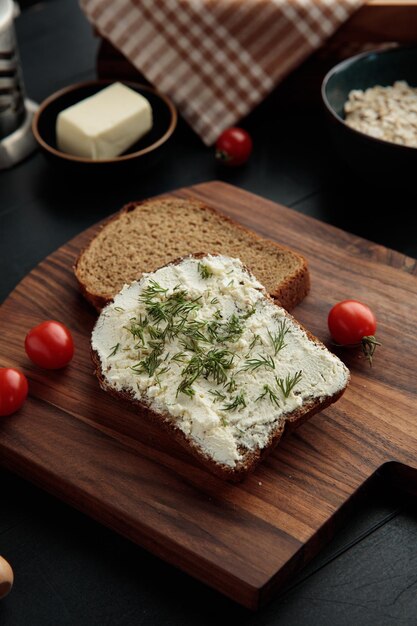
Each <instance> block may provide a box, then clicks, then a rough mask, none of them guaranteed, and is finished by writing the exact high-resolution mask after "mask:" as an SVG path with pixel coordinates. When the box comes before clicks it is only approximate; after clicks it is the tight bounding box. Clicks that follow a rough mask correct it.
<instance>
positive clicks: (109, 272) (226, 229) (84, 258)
mask: <svg viewBox="0 0 417 626" xmlns="http://www.w3.org/2000/svg"><path fill="white" fill-rule="evenodd" d="M201 250H204V251H205V252H208V253H211V254H227V255H230V256H235V257H239V258H240V259H242V261H243V263H244V264H245V265H247V266H248V267H250V268H251V270H252V271H253V272H255V274H256V276H257V277H258V278H259V280H260V281H261V282H262V283H263V284H264V285H265V287H266V289H267V291H268V293H269V294H270V295H271V296H272V297H273V298H274V299H277V300H278V301H279V302H280V304H281V305H282V306H283V307H284V308H286V309H288V310H290V309H292V308H293V307H294V306H295V305H296V304H298V303H299V302H301V300H302V299H303V298H304V297H305V296H306V295H307V293H308V291H309V287H310V280H309V273H308V269H307V263H306V261H305V259H304V258H303V257H302V256H301V255H300V254H297V253H295V252H293V251H292V250H290V249H289V248H286V247H285V246H281V245H278V244H276V243H275V242H273V241H270V240H268V239H263V238H262V237H259V236H258V235H256V234H255V233H253V232H251V231H249V230H247V229H246V228H244V227H243V226H241V225H240V224H237V223H236V222H233V221H232V220H230V219H229V218H227V217H225V216H223V215H221V214H220V213H218V212H217V211H215V210H214V209H211V208H210V207H207V206H206V205H204V204H202V203H201V202H199V201H196V200H182V199H180V198H174V197H165V198H160V199H158V198H157V199H155V200H150V201H147V202H143V203H141V204H129V205H127V206H126V207H124V208H123V209H122V210H121V211H120V213H118V214H117V215H116V216H115V217H113V218H112V219H110V221H108V222H107V223H105V224H104V226H103V227H102V228H101V230H100V232H99V233H98V234H97V235H96V236H95V237H94V238H93V240H92V241H91V242H90V244H89V245H88V246H87V248H86V249H85V250H84V251H83V252H82V253H81V254H80V256H79V257H78V260H77V261H76V264H75V267H74V271H75V275H76V277H77V280H78V283H79V285H80V288H81V291H82V293H83V294H84V295H85V297H86V298H87V300H88V301H89V302H91V304H92V305H93V306H94V307H95V308H96V309H97V310H101V309H102V307H103V306H105V305H106V304H107V303H108V302H110V300H111V299H112V298H113V297H114V296H115V295H116V294H117V293H118V292H119V291H120V289H121V288H122V287H123V285H125V284H128V283H131V282H132V281H133V280H136V279H138V278H139V277H140V276H141V274H142V273H143V272H152V271H154V270H156V269H157V268H158V267H161V266H162V265H165V264H166V263H169V262H170V261H172V260H173V259H176V258H178V257H180V256H185V255H187V254H193V253H196V252H200V251H201Z"/></svg>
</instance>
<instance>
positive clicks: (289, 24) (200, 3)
mask: <svg viewBox="0 0 417 626" xmlns="http://www.w3.org/2000/svg"><path fill="white" fill-rule="evenodd" d="M80 2H81V7H82V9H83V10H84V12H85V14H86V15H87V17H88V18H89V20H90V21H91V22H92V24H93V25H94V26H95V27H96V28H97V30H98V31H99V32H100V33H101V35H102V36H103V37H105V38H106V39H108V40H109V41H110V42H111V43H112V44H113V45H114V46H115V47H116V48H117V49H118V50H120V52H122V53H123V54H124V55H125V56H126V57H127V58H128V59H129V60H130V62H131V63H132V64H133V65H134V66H135V67H136V68H137V69H138V70H139V71H140V72H141V73H142V74H143V75H144V76H145V77H146V78H147V79H148V80H149V81H150V82H151V83H152V84H153V85H155V87H157V88H158V89H159V90H160V91H162V92H163V93H165V94H167V95H168V96H170V97H171V98H172V100H173V101H174V102H175V103H176V105H177V107H178V109H179V111H180V113H181V114H182V115H183V116H184V118H185V119H186V120H187V121H188V122H189V124H190V125H191V126H192V128H193V129H194V130H195V131H196V132H197V133H198V134H199V135H200V137H201V138H202V139H203V141H204V142H205V143H206V144H208V145H210V144H212V143H213V142H214V141H215V140H216V139H217V137H218V136H219V134H220V133H221V132H222V131H223V130H224V129H225V128H228V127H229V126H233V125H234V124H236V122H238V120H239V119H241V118H242V117H244V116H245V115H246V114H247V113H249V112H250V111H251V110H252V109H253V108H254V107H255V106H256V105H257V104H258V103H259V102H261V101H262V100H263V98H265V96H266V95H267V94H268V93H270V92H271V91H272V90H273V88H274V87H275V86H276V85H277V84H278V83H279V82H280V81H281V80H282V79H283V78H284V77H285V76H286V75H287V74H288V73H289V72H291V71H292V70H293V69H294V68H295V67H296V66H298V65H299V64H300V63H301V62H302V61H303V60H304V59H305V58H306V57H307V56H308V55H309V54H311V52H312V51H313V50H315V49H317V48H318V47H319V46H321V44H322V43H323V42H324V41H325V40H326V39H327V38H328V37H330V35H332V34H333V33H334V32H335V30H336V29H337V28H338V27H339V26H340V25H341V24H342V23H343V22H344V21H345V20H346V19H347V18H348V17H349V16H350V15H351V14H352V12H353V11H355V10H356V9H357V8H358V7H359V6H361V4H363V1H362V0H80Z"/></svg>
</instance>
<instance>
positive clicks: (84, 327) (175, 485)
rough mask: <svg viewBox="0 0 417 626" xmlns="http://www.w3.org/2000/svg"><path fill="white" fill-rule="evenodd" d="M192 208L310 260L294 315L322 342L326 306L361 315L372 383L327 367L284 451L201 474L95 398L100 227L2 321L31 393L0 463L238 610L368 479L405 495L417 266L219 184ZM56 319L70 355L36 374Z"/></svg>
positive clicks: (9, 356) (414, 450) (20, 295)
mask: <svg viewBox="0 0 417 626" xmlns="http://www.w3.org/2000/svg"><path fill="white" fill-rule="evenodd" d="M175 195H178V196H181V197H189V196H192V197H196V198H198V199H200V200H203V201H205V202H207V203H208V204H211V205H212V206H214V207H215V208H218V209H220V210H222V211H223V212H224V213H226V214H227V215H229V216H231V217H233V218H235V219H237V220H238V221H240V222H241V223H242V224H244V225H246V226H248V227H250V228H253V229H254V230H255V231H257V232H258V233H260V234H263V235H266V236H269V237H271V238H273V239H275V240H276V241H278V242H280V243H284V244H286V245H290V246H291V247H293V248H294V249H295V250H298V251H299V252H301V253H302V254H303V255H305V256H306V257H307V259H308V260H309V263H310V271H311V278H312V289H311V294H310V295H309V296H308V297H307V298H306V299H305V301H304V302H303V303H302V304H301V305H300V306H298V307H297V309H296V310H295V311H294V313H295V315H296V317H298V319H299V320H300V321H301V322H302V323H304V324H305V325H306V326H307V327H308V328H310V329H311V330H312V332H314V333H315V334H316V335H317V336H318V337H319V338H320V339H321V340H322V341H324V342H325V343H328V342H329V337H328V334H327V325H326V318H327V312H328V310H329V308H330V307H331V306H332V304H334V303H335V302H336V301H337V300H340V299H344V298H347V297H355V298H357V299H360V300H364V301H366V302H367V303H368V304H369V305H370V306H371V307H372V308H373V309H374V310H375V311H376V313H377V316H378V319H379V328H378V337H379V339H380V340H381V341H382V343H383V347H382V348H380V349H379V354H377V355H376V359H375V365H374V367H373V368H372V369H370V368H369V367H368V366H367V364H366V363H365V362H364V361H363V360H359V359H357V358H356V357H355V355H354V354H352V353H348V352H346V353H345V352H344V353H341V354H340V355H341V356H342V358H343V359H344V360H345V362H346V363H347V365H348V366H349V367H350V368H351V373H352V382H351V385H350V387H349V389H348V390H347V392H346V393H345V395H344V396H343V398H342V399H341V400H340V401H339V402H338V403H337V404H336V405H334V406H332V407H330V408H329V409H327V410H326V411H324V412H323V413H321V414H320V415H317V416H315V417H314V418H312V419H311V420H310V421H309V422H308V423H306V424H304V425H303V426H302V427H300V428H299V429H298V430H297V431H296V432H294V433H293V434H291V435H289V436H288V437H287V438H286V439H285V440H284V441H282V442H281V444H280V445H279V447H278V448H277V449H276V450H275V452H274V453H273V454H272V455H271V456H270V457H269V458H268V459H267V460H266V461H265V462H264V463H263V464H262V465H261V466H259V468H258V469H257V470H256V472H255V473H254V474H253V475H252V476H249V477H248V478H247V479H246V480H245V481H244V482H243V483H242V484H240V485H230V484H225V483H223V482H222V481H220V480H219V479H217V478H216V477H214V476H212V475H210V474H208V473H207V472H206V471H205V470H204V469H202V468H201V467H200V466H198V464H197V463H196V462H195V461H194V460H193V458H191V457H190V456H188V455H187V453H186V452H185V451H183V450H182V449H181V448H180V447H179V446H178V445H176V444H174V443H173V442H172V441H170V440H169V439H168V438H167V436H166V435H165V434H164V433H162V432H161V431H160V430H159V429H158V428H157V427H155V426H153V425H152V424H150V423H149V422H148V421H146V420H145V421H142V420H141V416H140V415H137V414H135V413H134V412H133V411H132V410H131V409H130V408H129V407H127V406H126V405H121V404H119V403H117V402H116V401H115V400H113V399H112V398H111V397H110V396H108V395H106V394H105V393H104V392H102V391H101V390H100V389H99V386H98V382H97V380H96V379H95V377H94V376H93V367H92V364H91V361H90V354H89V335H90V332H91V330H92V327H93V324H94V321H95V312H94V311H93V310H92V309H91V308H90V306H89V305H88V304H87V303H86V302H85V301H84V300H83V298H82V297H81V296H80V294H79V293H78V290H77V286H76V281H75V278H74V276H73V274H72V269H71V268H72V264H73V262H74V260H75V258H76V255H77V254H78V252H79V250H80V249H81V248H82V247H83V246H84V245H85V244H86V243H87V241H88V240H89V239H90V237H91V236H92V235H93V234H94V232H95V229H96V228H97V227H93V228H92V229H89V230H88V231H86V232H84V233H82V234H81V235H79V236H78V237H77V238H75V239H74V240H72V241H71V242H69V243H68V244H66V245H65V246H63V247H62V248H61V249H59V250H58V251H57V252H55V253H54V254H52V255H51V256H50V257H48V258H47V259H46V260H45V261H43V262H42V263H41V264H40V265H39V266H38V267H37V268H35V269H34V270H33V271H32V272H31V274H30V275H28V276H27V277H26V278H25V279H24V280H23V281H22V282H21V283H20V284H19V285H18V287H17V288H16V289H15V291H14V292H13V293H12V294H11V295H10V296H9V298H8V299H7V300H6V302H5V303H4V305H3V306H2V309H1V311H0V325H1V329H2V332H1V336H0V355H1V357H0V365H1V366H7V365H12V366H18V367H21V368H22V369H23V370H24V371H25V373H26V374H27V376H28V378H29V381H30V397H29V400H28V402H27V403H26V405H25V406H24V407H23V409H22V410H21V411H19V412H18V413H16V414H15V415H13V416H11V417H9V418H3V419H2V421H1V423H0V461H1V463H2V464H4V465H5V466H6V467H8V468H10V469H12V470H13V471H15V472H17V473H19V474H21V475H22V476H24V477H26V478H27V479H29V480H31V481H33V482H34V483H36V484H38V485H40V486H41V487H43V488H44V489H46V490H48V491H50V492H52V493H54V494H56V495H57V496H58V497H60V498H62V499H63V500H65V501H67V502H69V503H70V504H72V505H73V506H75V507H77V508H78V509H80V510H82V511H84V512H85V513H87V514H89V515H90V516H92V517H94V518H95V519H97V520H99V521H100V522H102V523H103V524H106V525H107V526H109V527H110V528H113V529H114V530H116V531H117V532H119V533H121V534H123V535H125V536H126V537H128V538H130V539H131V540H133V541H135V542H137V543H138V544H140V545H142V546H144V547H145V548H147V549H148V550H150V551H151V552H153V553H154V554H156V555H158V556H159V557H161V558H163V559H165V560H167V561H169V562H170V563H173V564H175V565H177V566H178V567H180V568H181V569H183V570H185V571H187V572H189V573H190V574H192V575H193V576H195V577H197V578H199V579H200V580H202V581H204V582H206V583H207V584H209V585H211V586H212V587H214V588H215V589H217V590H219V591H220V592H222V593H224V594H226V595H227V596H229V597H231V598H233V599H234V600H236V601H237V602H240V603H241V604H243V605H245V606H248V607H250V608H257V607H258V606H260V605H261V604H263V603H264V602H266V601H267V600H268V598H270V597H271V595H272V594H273V593H274V591H276V589H277V588H278V587H279V586H280V584H281V583H282V582H283V581H284V580H285V579H286V578H287V577H288V576H289V575H291V573H293V572H294V571H295V570H296V569H298V568H300V567H302V565H303V564H304V563H306V562H307V560H308V559H310V558H311V557H312V556H313V554H314V553H315V552H317V550H318V549H319V548H320V545H322V544H323V543H324V542H325V541H327V540H328V538H329V537H330V536H331V535H332V533H333V531H334V528H335V524H336V522H337V520H338V519H340V518H341V514H342V513H343V512H344V511H346V510H347V507H348V505H349V503H350V501H351V499H352V496H353V495H355V494H356V493H357V492H358V490H360V488H361V487H362V486H363V485H364V484H365V483H366V482H367V481H368V479H369V478H370V477H371V476H372V475H373V474H374V473H375V471H376V470H378V469H379V468H381V466H384V469H385V471H387V472H388V473H389V474H390V475H391V474H392V476H393V477H395V480H396V481H398V483H399V484H401V485H402V486H403V487H405V488H408V489H410V491H414V492H415V491H416V487H417V480H416V478H417V420H416V409H415V406H416V399H417V398H416V396H417V390H416V383H415V371H416V366H417V342H416V339H415V338H416V337H417V315H416V313H415V311H416V310H417V279H416V274H417V263H416V262H415V261H414V260H412V259H409V258H407V257H405V256H403V255H401V254H399V253H395V252H393V251H391V250H387V249H385V248H383V247H381V246H377V245H375V244H371V243H370V242H367V241H364V240H362V239H359V238H357V237H354V236H352V235H349V234H348V233H345V232H343V231H340V230H337V229H335V228H333V227H331V226H329V225H326V224H323V223H320V222H317V221H315V220H313V219H311V218H308V217H306V216H304V215H302V214H298V213H295V212H293V211H291V210H289V209H286V208H285V207H282V206H279V205H277V204H275V203H273V202H269V201H267V200H265V199H262V198H259V197H257V196H253V195H251V194H248V193H247V192H245V191H242V190H239V189H236V188H234V187H231V186H228V185H225V184H223V183H218V182H214V183H205V184H203V185H198V186H196V187H194V188H190V189H183V190H179V191H177V192H175ZM50 318H56V319H59V320H61V321H62V322H64V323H66V324H68V326H70V328H71V329H72V331H73V334H74V339H75V344H76V354H75V357H74V360H73V362H72V363H71V364H70V365H69V366H68V367H67V368H66V369H65V370H63V371H55V372H54V371H50V372H43V371H41V370H39V369H37V368H35V367H34V366H32V365H31V364H30V363H29V361H28V359H27V358H26V356H25V353H24V347H23V340H24V336H25V334H26V332H27V330H28V329H29V328H30V327H31V326H33V325H35V324H37V323H38V322H40V321H42V320H44V319H50Z"/></svg>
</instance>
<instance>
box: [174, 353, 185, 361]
mask: <svg viewBox="0 0 417 626" xmlns="http://www.w3.org/2000/svg"><path fill="white" fill-rule="evenodd" d="M186 360H187V355H186V353H185V352H177V353H176V354H174V356H173V357H172V359H171V361H175V362H176V363H184V361H186Z"/></svg>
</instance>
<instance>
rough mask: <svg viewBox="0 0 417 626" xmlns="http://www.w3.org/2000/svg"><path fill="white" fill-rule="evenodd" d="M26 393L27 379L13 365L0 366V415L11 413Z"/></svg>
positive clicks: (20, 404)
mask: <svg viewBox="0 0 417 626" xmlns="http://www.w3.org/2000/svg"><path fill="white" fill-rule="evenodd" d="M27 395H28V381H27V378H26V376H25V375H24V374H22V372H20V371H19V370H16V369H14V368H13V367H2V368H0V416H2V417H4V416H5V415H11V414H12V413H14V412H15V411H17V410H18V409H20V407H21V406H22V404H23V403H24V401H25V400H26V397H27Z"/></svg>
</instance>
